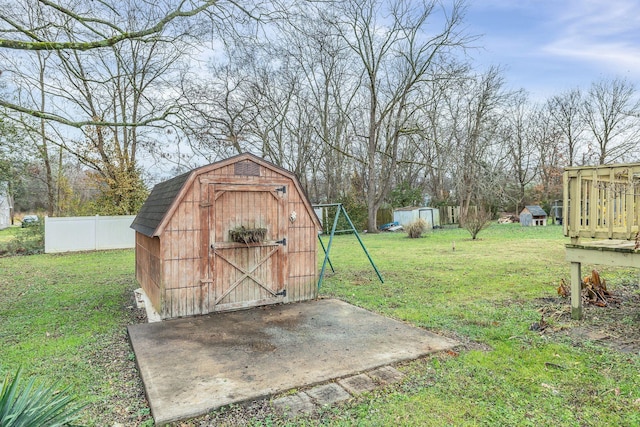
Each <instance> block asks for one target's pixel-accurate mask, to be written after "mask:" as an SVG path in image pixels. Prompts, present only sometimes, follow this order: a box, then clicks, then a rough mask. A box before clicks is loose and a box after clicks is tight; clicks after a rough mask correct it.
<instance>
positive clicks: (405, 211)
mask: <svg viewBox="0 0 640 427" xmlns="http://www.w3.org/2000/svg"><path fill="white" fill-rule="evenodd" d="M418 218H422V219H423V220H425V221H426V222H427V226H428V227H429V229H432V228H435V227H440V210H439V209H436V208H428V207H416V206H411V207H406V208H399V209H395V210H394V211H393V221H394V222H397V223H398V224H400V225H401V226H403V227H406V226H407V225H409V224H411V223H412V222H414V221H416V220H417V219H418Z"/></svg>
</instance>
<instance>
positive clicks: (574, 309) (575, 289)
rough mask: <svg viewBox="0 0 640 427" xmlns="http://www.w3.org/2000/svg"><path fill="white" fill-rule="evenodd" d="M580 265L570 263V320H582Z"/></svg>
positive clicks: (578, 263)
mask: <svg viewBox="0 0 640 427" xmlns="http://www.w3.org/2000/svg"><path fill="white" fill-rule="evenodd" d="M581 267H582V265H581V263H580V262H572V263H571V318H572V319H575V320H580V319H582V272H581Z"/></svg>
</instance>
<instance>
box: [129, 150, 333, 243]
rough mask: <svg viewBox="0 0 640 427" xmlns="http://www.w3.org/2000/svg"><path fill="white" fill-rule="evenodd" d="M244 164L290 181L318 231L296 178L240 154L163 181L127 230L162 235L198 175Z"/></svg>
mask: <svg viewBox="0 0 640 427" xmlns="http://www.w3.org/2000/svg"><path fill="white" fill-rule="evenodd" d="M247 160H248V161H250V162H253V163H254V164H258V165H260V166H263V167H265V168H267V169H271V170H273V171H275V172H277V173H279V174H281V175H283V176H286V177H287V178H290V179H291V180H292V181H293V183H294V185H295V187H296V190H297V191H298V192H299V193H300V195H301V199H302V200H303V203H304V205H305V208H306V210H307V211H308V212H309V215H310V216H311V218H312V219H313V221H314V222H316V224H317V225H318V227H319V228H320V227H321V225H320V221H319V220H318V217H317V216H316V214H315V212H314V210H313V207H312V205H311V202H310V201H309V199H308V198H307V196H306V194H305V193H304V191H302V186H301V185H300V182H299V181H298V178H297V177H296V176H295V175H294V174H293V173H291V172H289V171H288V170H286V169H284V168H281V167H280V166H277V165H274V164H273V163H270V162H268V161H266V160H264V159H262V158H260V157H258V156H256V155H253V154H250V153H244V154H239V155H237V156H234V157H230V158H228V159H226V160H222V161H219V162H215V163H211V164H209V165H206V166H201V167H199V168H196V169H194V170H192V171H191V172H187V173H184V174H182V175H178V176H176V177H174V178H171V179H169V180H167V181H163V182H161V183H159V184H156V186H155V187H153V190H151V194H149V197H148V198H147V200H146V201H145V202H144V204H143V205H142V207H141V208H140V211H139V212H138V215H137V216H136V217H135V219H134V220H133V223H132V224H131V228H133V229H134V230H136V231H137V232H139V233H142V234H144V235H145V236H149V237H154V236H159V235H160V234H162V231H163V229H164V226H165V225H166V223H167V221H168V220H169V219H170V218H171V216H172V215H173V212H174V211H175V209H176V207H177V205H178V204H179V202H180V200H181V199H182V197H183V196H184V193H185V192H186V190H187V189H188V188H190V187H191V185H192V184H193V182H194V181H195V179H196V178H197V177H198V176H199V175H202V174H204V173H207V172H210V171H212V170H215V169H219V168H222V167H225V166H228V165H231V164H234V163H240V162H245V161H247Z"/></svg>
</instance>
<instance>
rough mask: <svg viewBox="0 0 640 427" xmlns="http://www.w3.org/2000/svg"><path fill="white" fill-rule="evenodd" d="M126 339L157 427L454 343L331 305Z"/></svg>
mask: <svg viewBox="0 0 640 427" xmlns="http://www.w3.org/2000/svg"><path fill="white" fill-rule="evenodd" d="M129 337H130V339H131V344H132V346H133V350H134V352H135V354H136V359H137V363H138V367H139V369H140V373H141V375H142V380H143V382H144V386H145V390H146V393H147V398H148V400H149V406H150V407H151V413H152V415H153V417H154V419H155V421H156V423H157V424H160V425H161V424H163V423H167V422H172V421H177V420H181V419H186V418H190V417H195V416H198V415H201V414H205V413H207V412H209V411H211V410H213V409H216V408H219V407H221V406H224V405H228V404H231V403H239V402H244V401H249V400H255V399H259V398H263V397H266V396H269V395H272V394H275V393H280V392H283V391H287V390H290V389H293V388H301V387H305V386H310V385H314V384H319V383H322V382H326V381H329V380H332V379H337V378H343V377H346V376H349V375H353V374H357V373H359V372H363V371H368V370H372V369H374V368H378V367H380V366H384V365H389V364H393V363H397V362H400V361H403V360H410V359H415V358H418V357H421V356H424V355H426V354H429V353H433V352H437V351H442V350H447V349H450V348H453V347H455V346H456V345H457V343H456V342H455V341H453V340H451V339H448V338H443V337H440V336H438V335H435V334H432V333H430V332H427V331H424V330H422V329H419V328H416V327H413V326H411V325H408V324H406V323H402V322H398V321H395V320H392V319H388V318H385V317H383V316H380V315H377V314H374V313H371V312H369V311H366V310H363V309H361V308H358V307H355V306H353V305H350V304H347V303H345V302H342V301H339V300H334V299H325V300H318V301H311V302H304V303H296V304H286V305H280V306H268V307H261V308H254V309H251V310H246V311H236V312H229V313H221V314H214V315H207V316H199V317H193V318H185V319H177V320H170V321H165V322H159V323H146V324H137V325H131V326H129Z"/></svg>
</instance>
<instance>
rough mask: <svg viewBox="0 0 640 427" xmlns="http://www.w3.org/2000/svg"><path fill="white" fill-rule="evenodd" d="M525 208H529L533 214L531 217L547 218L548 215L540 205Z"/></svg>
mask: <svg viewBox="0 0 640 427" xmlns="http://www.w3.org/2000/svg"><path fill="white" fill-rule="evenodd" d="M525 208H527V210H528V211H529V212H531V215H533V216H547V213H546V212H545V211H544V209H542V208H541V207H540V206H538V205H535V206H534V205H532V206H525Z"/></svg>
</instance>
